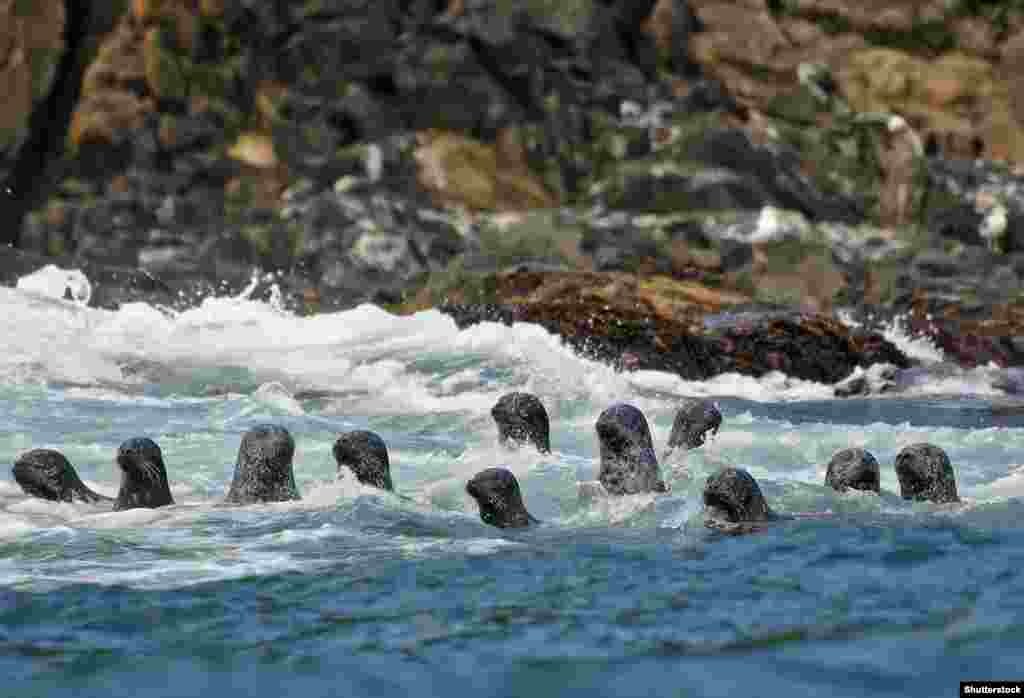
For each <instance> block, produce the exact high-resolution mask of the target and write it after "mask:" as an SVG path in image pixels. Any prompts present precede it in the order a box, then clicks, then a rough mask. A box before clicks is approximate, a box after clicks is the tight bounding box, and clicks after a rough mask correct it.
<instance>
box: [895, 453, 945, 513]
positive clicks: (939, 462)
mask: <svg viewBox="0 0 1024 698" xmlns="http://www.w3.org/2000/svg"><path fill="white" fill-rule="evenodd" d="M896 477H898V478H899V480H900V496H902V497H903V498H904V499H912V500H915V501H928V502H936V503H938V504H945V503H949V502H959V501H960V497H959V496H958V495H957V492H956V475H954V474H953V465H952V464H951V463H950V462H949V456H947V455H946V452H945V451H943V450H942V449H941V448H939V447H938V446H933V445H932V444H928V443H920V444H912V445H910V446H907V447H906V448H904V449H903V450H902V451H900V452H899V455H897V456H896Z"/></svg>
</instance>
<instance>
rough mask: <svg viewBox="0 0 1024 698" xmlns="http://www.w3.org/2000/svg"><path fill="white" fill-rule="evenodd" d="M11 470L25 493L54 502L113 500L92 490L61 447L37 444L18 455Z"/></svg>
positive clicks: (92, 502)
mask: <svg viewBox="0 0 1024 698" xmlns="http://www.w3.org/2000/svg"><path fill="white" fill-rule="evenodd" d="M11 474H13V475H14V479H15V481H16V482H17V483H18V485H20V486H21V489H23V490H24V491H25V493H26V494H29V495H32V496H33V497H39V498H41V499H49V500H50V501H53V502H73V501H79V502H88V503H90V504H95V503H97V502H112V501H114V500H112V499H111V498H110V497H105V496H103V495H102V494H98V493H96V492H93V491H92V490H91V489H89V488H88V487H86V486H85V483H83V482H82V480H81V479H80V478H79V477H78V473H77V472H76V471H75V468H74V466H72V465H71V463H70V462H69V461H68V459H67V458H65V457H64V454H63V453H61V452H60V451H53V450H51V449H48V448H37V449H33V450H31V451H26V452H25V453H22V454H21V455H20V456H18V460H16V461H15V462H14V467H13V468H11Z"/></svg>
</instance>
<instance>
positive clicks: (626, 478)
mask: <svg viewBox="0 0 1024 698" xmlns="http://www.w3.org/2000/svg"><path fill="white" fill-rule="evenodd" d="M594 429H595V431H596V432H597V438H598V441H599V442H600V447H601V470H600V473H599V474H598V480H600V482H601V484H602V485H603V486H604V488H605V490H606V491H607V492H608V493H609V494H638V493H641V492H666V491H667V490H668V488H667V487H666V485H665V483H664V481H662V479H661V476H660V474H659V470H658V458H657V456H655V455H654V443H653V441H652V440H651V429H650V427H649V426H648V425H647V419H646V418H645V417H644V414H643V412H641V411H640V410H639V409H638V408H636V407H634V406H633V405H629V404H626V403H617V404H615V405H612V406H611V407H609V408H608V409H606V410H605V411H604V412H602V413H601V415H600V416H599V417H598V418H597V423H596V424H595V425H594Z"/></svg>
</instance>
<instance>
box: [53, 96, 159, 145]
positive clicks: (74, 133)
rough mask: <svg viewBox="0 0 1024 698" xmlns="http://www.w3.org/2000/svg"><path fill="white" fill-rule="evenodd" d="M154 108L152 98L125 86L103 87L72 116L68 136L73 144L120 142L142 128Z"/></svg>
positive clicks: (112, 143)
mask: <svg viewBox="0 0 1024 698" xmlns="http://www.w3.org/2000/svg"><path fill="white" fill-rule="evenodd" d="M152 110H153V103H152V101H151V100H145V99H140V98H138V97H136V96H135V95H134V94H132V93H131V92H127V91H123V90H104V91H100V92H96V93H94V94H91V95H89V97H88V98H87V99H83V100H82V102H81V103H80V104H79V106H78V109H76V110H75V115H74V116H73V117H72V119H71V128H70V132H69V140H70V142H71V144H72V146H73V147H75V148H81V147H83V146H85V145H93V146H105V145H112V146H116V145H120V144H122V143H123V142H124V141H125V140H126V139H128V138H131V137H132V132H133V131H134V130H135V129H137V128H140V127H141V126H142V124H143V120H144V118H145V115H146V114H147V113H149V112H151V111H152Z"/></svg>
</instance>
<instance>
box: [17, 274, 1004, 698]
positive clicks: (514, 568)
mask: <svg viewBox="0 0 1024 698" xmlns="http://www.w3.org/2000/svg"><path fill="white" fill-rule="evenodd" d="M0 306H2V307H0V318H3V319H0V342H2V343H3V351H2V352H0V375H2V376H3V381H2V387H0V419H2V424H3V427H4V428H3V429H2V430H0V460H2V461H3V462H4V463H8V464H11V463H13V462H14V459H15V458H16V457H17V455H18V454H19V453H21V452H23V451H25V450H28V449H30V448H40V447H48V448H58V449H60V450H62V451H63V452H64V453H65V454H66V455H67V456H68V457H69V459H70V460H71V461H72V462H73V463H74V464H75V466H76V468H77V469H78V471H79V473H80V475H81V476H82V478H83V479H84V480H85V481H86V482H87V483H89V484H90V486H92V487H93V488H94V489H97V490H99V491H102V492H105V493H107V494H113V493H114V492H115V491H116V489H117V483H118V480H117V477H118V475H117V469H116V466H115V465H114V463H113V456H114V452H115V450H116V448H117V446H118V444H119V443H120V442H121V441H122V440H124V439H126V438H129V437H132V436H149V437H151V438H153V439H155V440H156V441H157V442H158V443H159V444H160V446H161V448H162V449H163V453H164V457H165V460H166V462H167V466H168V471H169V475H170V479H171V483H172V491H173V492H174V496H175V499H176V502H177V503H176V504H175V505H174V506H171V507H166V508H163V509H158V510H132V511H127V512H110V511H108V510H107V508H106V507H103V506H91V505H84V504H57V503H52V502H44V501H41V500H36V499H32V498H29V497H27V496H25V495H24V494H23V493H22V492H21V490H20V489H19V488H18V487H17V485H16V484H15V483H14V481H13V479H12V478H11V476H10V474H9V471H5V472H4V473H2V474H0V675H2V676H4V677H6V681H5V685H4V686H3V687H2V688H0V695H5V696H6V695H10V696H46V697H47V698H50V697H57V696H69V697H70V696H104V697H107V696H128V695H132V696H135V695H146V696H176V697H177V696H182V697H184V696H209V695H211V694H213V693H214V692H220V693H221V694H222V695H245V696H275V697H276V696H291V695H297V696H303V697H312V696H406V695H417V696H454V695H469V694H473V695H487V696H526V695H533V696H541V695H545V696H546V695H559V696H576V695H580V696H583V695H586V696H593V695H609V696H650V695H659V696H660V695H680V696H735V695H738V694H747V695H766V696H774V695H808V694H811V693H822V694H827V695H832V696H908V695H911V696H915V695H920V696H925V695H955V692H956V691H957V690H958V683H959V681H961V680H967V679H1024V673H1022V672H1021V670H1020V669H1019V668H1018V667H1019V665H1020V661H1019V658H1020V657H1021V656H1022V654H1024V576H1022V573H1021V569H1022V567H1024V526H1022V525H1021V519H1022V513H1024V503H1022V501H1021V499H1020V497H1021V496H1022V494H1024V416H1022V415H1020V414H1017V413H1016V412H1015V411H1014V410H1005V409H994V408H993V406H994V405H995V406H997V407H999V406H1001V405H1002V402H1001V401H1002V399H1003V396H1001V395H1000V394H999V391H998V389H997V388H994V387H992V385H991V384H990V383H988V382H986V379H985V375H986V374H985V373H984V370H979V371H977V372H973V373H972V372H965V373H963V374H962V375H959V376H956V377H954V378H948V379H945V382H943V383H942V384H938V383H936V384H933V385H926V386H921V387H919V388H918V389H917V392H915V393H913V394H909V395H904V396H901V397H899V398H888V399H875V400H850V401H841V400H835V399H832V398H831V387H830V386H822V385H817V384H813V383H807V382H802V381H798V380H793V379H790V378H787V377H785V376H782V375H781V374H773V375H770V376H766V377H764V378H761V379H753V378H748V377H741V376H722V377H719V378H716V379H714V380H711V381H706V382H684V381H682V380H680V379H678V378H676V377H674V376H669V375H665V374H657V373H650V372H649V373H639V374H619V373H615V372H613V371H612V370H610V369H609V368H607V367H606V366H603V365H601V364H598V363H594V362H591V361H588V360H586V359H585V358H581V357H579V356H577V355H575V354H573V353H572V352H571V351H570V350H568V349H566V348H565V347H564V346H562V345H561V344H560V342H559V341H558V339H557V338H555V337H553V336H551V335H549V334H548V333H546V332H544V331H543V330H541V329H540V328H537V327H534V326H530V325H516V326H514V327H503V326H499V325H490V324H485V325H480V326H477V327H473V328H469V329H467V330H463V331H459V330H458V329H456V328H455V326H454V323H452V322H451V320H449V319H448V318H446V317H444V316H442V315H440V314H438V313H436V312H426V313H421V314H418V315H415V316H412V317H395V316H391V315H389V314H387V313H385V312H384V311H382V310H380V309H378V308H375V307H372V306H363V307H360V308H356V309H354V310H351V311H347V312H343V313H335V314H325V315H320V316H315V317H312V318H297V317H294V316H292V315H290V314H288V313H287V312H284V311H282V310H281V309H280V308H278V307H276V306H275V305H274V304H273V303H271V304H265V303H256V302H252V301H250V300H248V299H246V298H245V297H240V298H233V299H218V300H213V299H211V300H208V301H207V302H206V303H205V304H204V305H203V306H202V307H200V308H197V309H195V310H192V311H188V312H186V313H172V312H170V311H166V310H161V309H158V308H152V307H150V306H145V305H141V304H137V305H131V306H126V307H124V308H122V309H121V310H120V311H117V312H109V311H102V310H95V309H88V308H85V307H83V306H82V305H80V304H78V303H75V302H71V301H64V300H59V299H53V298H48V297H46V296H45V295H40V294H39V293H38V292H35V293H33V292H30V291H28V290H12V289H0ZM905 346H906V347H907V348H908V350H909V349H912V350H914V351H916V352H917V353H918V355H919V356H921V357H922V358H923V359H924V360H925V361H934V360H938V359H939V358H941V357H940V356H939V355H938V354H937V353H936V352H935V350H934V349H932V348H929V347H926V346H920V345H916V346H915V345H914V344H913V343H906V344H905ZM513 389H516V390H529V391H532V392H535V393H537V394H538V395H539V396H540V397H541V399H542V400H543V401H544V403H545V405H546V406H547V409H548V411H549V413H550V414H551V417H552V446H553V453H552V454H550V455H547V456H542V455H538V454H536V453H535V452H532V451H529V450H525V449H524V450H519V451H511V452H510V451H505V450H503V449H501V448H500V447H499V446H498V445H497V443H496V432H495V429H494V425H493V422H492V421H491V419H490V414H489V410H490V407H491V406H492V405H493V403H494V402H495V401H496V400H497V398H498V397H499V396H500V395H501V394H502V393H504V392H506V391H508V390H513ZM685 395H703V396H708V397H711V398H713V399H715V400H716V401H717V402H718V404H719V406H720V408H721V410H722V412H723V414H724V415H725V423H724V425H723V429H722V430H721V432H720V433H719V434H718V435H717V436H716V437H715V438H714V439H713V441H711V442H710V443H709V444H707V445H706V446H705V447H703V448H702V449H700V450H698V451H695V452H691V453H688V454H680V453H675V454H671V455H669V456H668V457H663V459H662V464H661V465H662V472H663V475H664V476H665V478H666V480H667V481H668V483H669V484H670V486H671V492H670V494H668V495H637V496H631V497H621V498H598V499H596V500H581V499H580V498H579V496H578V493H577V484H578V483H579V482H582V481H587V480H592V479H593V478H594V477H595V476H596V472H597V444H596V438H595V434H594V429H593V425H594V421H595V420H596V418H597V415H598V414H599V413H600V412H601V410H603V409H604V408H605V407H607V406H608V405H609V404H611V403H612V402H615V401H620V400H624V401H629V402H632V403H634V404H636V405H637V406H639V407H641V409H643V410H644V412H645V413H646V415H647V417H648V419H649V421H650V422H651V426H652V431H653V434H654V439H655V443H656V446H657V447H658V450H659V453H661V452H662V449H663V448H664V445H665V443H666V441H667V436H668V433H669V430H670V427H671V422H672V417H673V414H674V409H675V406H676V404H677V403H678V401H679V399H680V397H682V396H685ZM264 422H274V423H279V424H283V425H285V426H286V427H287V428H288V429H289V430H290V431H291V432H292V434H293V436H294V437H295V440H296V443H297V452H296V457H295V472H296V479H297V481H298V485H299V488H300V491H301V492H302V495H303V499H302V501H301V502H292V503H287V504H274V505H266V506H248V507H239V508H226V507H222V506H220V505H219V503H220V501H221V500H222V498H223V496H224V494H225V492H226V490H227V486H228V483H229V482H230V478H231V474H232V469H233V463H234V459H235V454H236V451H237V448H238V444H239V441H240V438H241V435H242V434H243V433H244V431H245V430H246V429H248V428H249V427H251V426H253V425H255V424H259V423H264ZM352 428H369V429H373V430H374V431H377V432H378V433H379V434H381V436H383V437H384V439H385V441H386V442H387V443H388V446H389V451H390V457H391V463H392V475H393V479H394V482H395V486H396V490H397V492H398V494H399V495H402V496H397V495H390V494H385V493H381V492H379V491H376V490H372V489H369V488H365V487H361V486H359V485H358V484H356V483H354V482H352V481H351V479H345V478H342V479H340V480H339V479H338V478H337V474H336V467H335V464H334V462H333V459H332V456H331V445H332V444H333V441H334V439H335V438H336V436H337V434H338V433H339V432H340V431H343V430H347V429H352ZM919 441H929V442H932V443H935V444H937V445H939V446H941V447H942V448H944V449H945V450H946V451H947V452H948V453H949V455H950V457H951V460H952V461H953V464H954V469H955V471H956V474H957V478H958V484H959V488H960V493H961V495H962V497H963V499H964V502H963V503H962V504H959V505H941V506H940V505H932V504H921V503H914V504H912V503H909V502H904V501H902V500H900V499H899V498H898V497H896V496H895V494H894V493H895V492H897V490H898V485H897V482H896V478H895V474H894V472H893V470H892V462H893V460H894V458H895V456H896V454H897V453H898V452H899V450H900V449H901V448H903V447H904V446H906V445H909V444H911V443H915V442H919ZM848 446H862V447H865V448H867V449H869V450H870V451H871V452H872V453H874V455H875V456H876V457H877V458H878V460H879V462H880V463H881V464H882V487H883V490H885V491H886V493H885V494H883V496H881V497H874V496H865V495H857V494H849V495H839V494H836V493H834V492H832V491H831V490H829V489H827V488H825V487H824V486H823V480H824V473H825V466H826V464H827V462H828V460H829V458H830V457H831V455H832V454H833V453H834V452H835V451H837V450H839V449H840V448H845V447H848ZM493 465H502V466H504V467H507V468H509V469H511V470H512V471H513V472H514V473H515V474H516V475H517V477H518V478H519V480H520V482H521V484H522V487H523V492H524V498H525V501H526V503H527V506H528V508H529V509H530V510H531V512H532V513H533V514H534V515H536V516H537V517H538V518H541V519H542V520H543V521H544V523H543V524H542V525H540V526H537V527H534V528H532V529H528V530H523V531H507V530H499V529H495V528H491V527H488V526H486V525H484V524H483V523H482V522H481V521H480V520H479V518H478V517H477V515H476V510H475V507H474V505H473V503H472V501H471V500H470V499H469V497H468V496H467V495H466V494H465V492H464V483H465V481H466V480H467V479H468V478H469V477H470V476H472V474H473V473H475V472H476V471H478V470H480V469H483V468H485V467H490V466H493ZM722 465H735V466H740V467H744V468H747V469H749V470H750V471H751V473H752V474H754V475H755V477H757V478H758V480H759V481H760V482H761V484H762V488H763V490H764V491H765V494H766V496H767V497H768V498H769V500H770V502H771V504H772V506H773V507H774V508H775V509H777V510H779V511H781V512H785V513H794V514H811V515H812V516H806V517H801V518H797V519H795V520H792V521H786V522H781V523H779V524H777V525H774V526H772V527H770V528H768V529H767V530H765V531H764V532H762V533H758V534H754V535H748V536H742V537H719V536H716V535H715V534H713V533H712V532H711V531H708V530H707V529H706V528H704V526H703V520H702V516H701V505H700V489H701V486H702V484H703V481H704V479H705V478H706V476H707V475H708V474H709V473H711V472H713V471H714V470H715V469H717V468H719V467H721V466H722Z"/></svg>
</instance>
